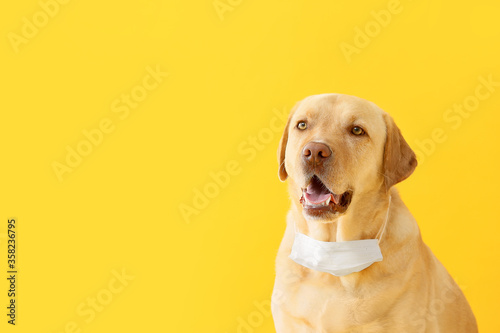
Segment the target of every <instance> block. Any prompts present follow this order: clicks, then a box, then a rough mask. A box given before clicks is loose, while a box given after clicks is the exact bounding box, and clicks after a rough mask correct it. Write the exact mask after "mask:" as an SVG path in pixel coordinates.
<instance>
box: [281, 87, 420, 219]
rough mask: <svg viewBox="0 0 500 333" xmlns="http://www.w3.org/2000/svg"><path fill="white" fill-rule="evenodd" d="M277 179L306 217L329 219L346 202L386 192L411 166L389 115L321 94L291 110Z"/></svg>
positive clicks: (373, 107) (349, 99)
mask: <svg viewBox="0 0 500 333" xmlns="http://www.w3.org/2000/svg"><path fill="white" fill-rule="evenodd" d="M278 160H279V163H280V167H279V178H280V179H281V180H282V181H284V180H285V179H287V178H289V179H290V186H291V192H292V193H291V195H292V200H297V204H300V205H301V206H302V212H303V214H304V217H305V218H306V219H318V220H322V221H325V222H326V221H333V220H335V219H336V218H337V217H339V216H341V215H342V214H344V213H345V212H346V211H347V210H348V208H349V205H350V204H351V201H354V200H357V199H358V198H362V197H363V195H369V194H370V193H373V194H377V193H380V192H387V191H389V189H390V188H391V187H392V186H393V185H394V184H396V183H398V182H400V181H402V180H404V179H406V178H407V177H408V176H410V175H411V174H412V172H413V170H414V169H415V167H416V166H417V160H416V158H415V154H414V152H413V151H412V150H411V148H410V147H409V146H408V144H407V143H406V141H405V140H404V138H403V136H402V135H401V132H400V131H399V129H398V127H397V126H396V125H395V124H394V121H393V120H392V118H391V117H390V116H389V115H388V114H387V113H385V112H384V111H382V110H381V109H380V108H378V107H377V106H376V105H375V104H373V103H371V102H368V101H366V100H363V99H361V98H358V97H354V96H348V95H340V94H324V95H315V96H310V97H307V98H305V99H304V100H303V101H301V102H299V103H297V105H296V106H295V107H294V109H293V110H292V112H291V114H290V116H289V118H288V123H287V125H286V127H285V131H284V133H283V137H282V138H281V142H280V146H279V149H278Z"/></svg>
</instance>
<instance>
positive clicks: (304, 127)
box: [297, 121, 307, 130]
mask: <svg viewBox="0 0 500 333" xmlns="http://www.w3.org/2000/svg"><path fill="white" fill-rule="evenodd" d="M297 128H298V129H299V130H305V129H306V128H307V123H306V122H305V121H301V122H299V123H298V124H297Z"/></svg>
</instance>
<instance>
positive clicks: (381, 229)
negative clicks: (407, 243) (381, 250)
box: [375, 195, 391, 244]
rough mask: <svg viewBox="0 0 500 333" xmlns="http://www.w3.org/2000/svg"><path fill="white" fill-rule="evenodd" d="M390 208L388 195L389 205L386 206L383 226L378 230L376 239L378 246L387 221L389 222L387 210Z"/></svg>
mask: <svg viewBox="0 0 500 333" xmlns="http://www.w3.org/2000/svg"><path fill="white" fill-rule="evenodd" d="M390 208H391V196H390V195H389V205H388V206H387V213H386V214H385V221H384V224H383V225H382V228H380V230H379V232H378V234H377V237H375V238H376V239H378V244H380V241H381V240H382V236H383V235H384V231H385V227H386V226H387V221H388V220H389V210H390Z"/></svg>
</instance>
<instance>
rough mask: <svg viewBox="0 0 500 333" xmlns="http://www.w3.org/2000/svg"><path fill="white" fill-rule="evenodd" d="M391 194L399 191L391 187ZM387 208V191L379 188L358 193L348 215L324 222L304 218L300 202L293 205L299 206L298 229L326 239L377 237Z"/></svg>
mask: <svg viewBox="0 0 500 333" xmlns="http://www.w3.org/2000/svg"><path fill="white" fill-rule="evenodd" d="M391 196H392V197H393V199H395V198H394V196H398V193H397V191H395V190H394V191H392V193H391ZM388 208H389V194H388V193H385V192H382V191H380V192H375V193H366V194H358V197H357V198H356V199H355V200H353V201H352V202H351V204H350V207H349V208H348V211H347V213H346V214H345V215H343V216H341V217H339V218H338V219H337V220H336V221H333V222H321V221H318V220H306V219H305V218H303V215H302V213H301V211H300V210H301V209H302V208H301V207H300V203H299V204H298V205H297V204H296V205H295V208H294V209H297V210H299V214H296V215H295V216H300V217H301V218H300V220H299V221H295V223H297V229H296V230H297V231H299V232H301V233H304V234H306V235H308V236H309V237H312V238H314V239H316V240H320V241H325V242H339V241H352V240H361V239H375V238H376V237H377V235H378V234H379V232H380V230H381V229H382V227H383V225H384V222H385V220H386V216H387V210H388Z"/></svg>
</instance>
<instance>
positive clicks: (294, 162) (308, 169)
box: [272, 94, 477, 333]
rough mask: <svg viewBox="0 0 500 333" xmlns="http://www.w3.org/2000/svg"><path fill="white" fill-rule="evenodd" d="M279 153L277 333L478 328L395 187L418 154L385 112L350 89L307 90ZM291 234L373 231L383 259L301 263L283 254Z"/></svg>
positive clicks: (327, 238)
mask: <svg viewBox="0 0 500 333" xmlns="http://www.w3.org/2000/svg"><path fill="white" fill-rule="evenodd" d="M278 159H279V163H280V167H279V178H280V179H281V180H282V181H285V179H288V182H289V192H290V197H291V201H292V205H291V209H290V212H289V214H288V216H287V226H286V231H285V235H284V237H283V240H282V242H281V245H280V248H279V251H278V256H277V259H276V281H275V286H274V292H273V301H272V313H273V318H274V322H275V327H276V331H277V332H278V333H296V332H300V333H302V332H315V333H318V332H328V333H336V332H364V333H375V332H384V333H387V332H390V333H392V332H395V333H413V332H426V333H430V332H433V333H434V332H446V333H460V332H467V333H472V332H477V325H476V320H475V318H474V315H473V313H472V311H471V308H470V306H469V304H468V303H467V300H466V299H465V297H464V295H463V294H462V292H461V290H460V288H459V287H458V285H457V284H456V283H455V282H454V280H453V279H452V277H451V276H450V275H449V274H448V272H447V271H446V269H445V268H444V267H443V265H442V264H441V263H440V262H439V261H438V260H437V259H436V257H435V256H434V255H433V253H432V252H431V250H430V249H429V248H428V247H427V246H426V245H425V244H424V243H423V241H422V238H421V236H420V231H419V228H418V225H417V222H416V221H415V219H414V218H413V216H412V215H411V213H410V212H409V210H408V208H407V207H406V206H405V204H404V203H403V201H402V200H401V198H400V197H399V195H398V192H397V190H396V189H395V188H394V187H393V185H394V184H396V183H398V182H400V181H402V180H404V179H406V178H407V177H408V176H410V175H411V174H412V172H413V170H414V169H415V167H416V165H417V161H416V158H415V154H414V152H413V151H412V150H411V148H410V147H409V146H408V144H407V143H406V141H405V140H404V138H403V137H402V135H401V133H400V131H399V129H398V127H397V126H396V125H395V124H394V121H393V119H392V118H391V117H390V116H389V115H388V114H387V113H385V112H384V111H382V110H381V109H380V108H378V107H377V106H376V105H375V104H373V103H371V102H368V101H366V100H363V99H361V98H357V97H354V96H348V95H340V94H323V95H316V96H310V97H307V98H306V99H304V100H303V101H301V102H299V103H297V105H296V106H295V107H294V109H293V110H292V112H291V114H290V117H289V120H288V123H287V125H286V128H285V131H284V134H283V137H282V139H281V143H280V147H279V150H278ZM297 232H299V233H301V234H303V235H307V236H308V237H306V239H308V240H311V241H313V242H315V244H317V243H321V244H327V245H328V244H332V243H326V242H340V243H343V244H356V242H350V243H345V242H347V241H359V240H370V239H375V240H377V241H374V242H375V243H371V245H375V244H378V246H379V248H380V253H381V254H382V255H383V259H382V260H381V261H380V260H379V261H377V262H374V263H372V264H371V265H369V266H368V267H366V268H364V269H363V268H362V269H361V270H359V271H358V272H352V273H348V274H346V275H340V276H336V275H333V274H330V273H327V272H325V271H321V270H316V269H311V268H307V267H305V266H304V265H302V264H298V263H296V262H295V261H294V260H292V259H291V258H290V254H291V252H292V247H294V246H295V245H294V239H295V237H296V233H297ZM317 241H320V242H317ZM321 244H320V245H321ZM337 244H338V243H337ZM363 244H364V243H363ZM307 246H308V245H307V244H306V250H307ZM375 246H377V245H375ZM323 259H324V258H323ZM327 259H328V258H327ZM333 264H335V263H333ZM306 266H307V265H306ZM278 296H279V297H278Z"/></svg>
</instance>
